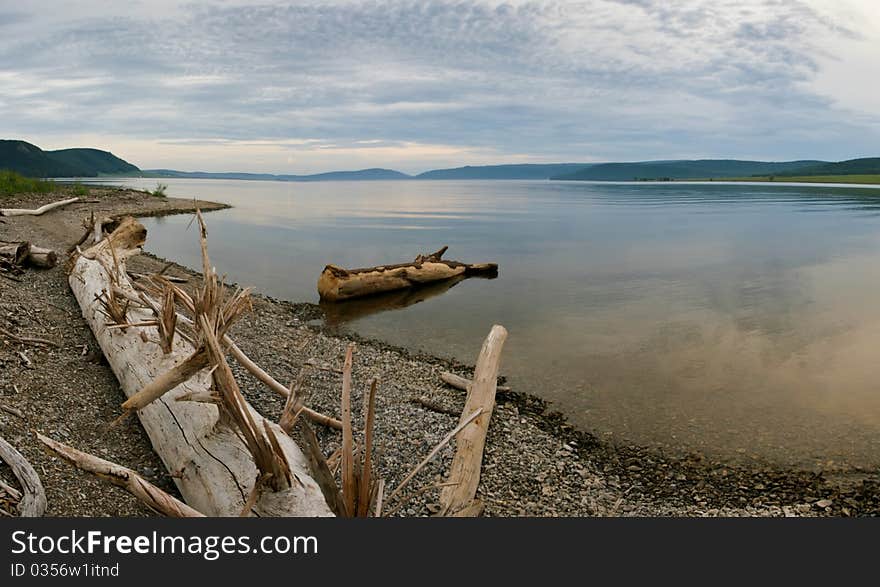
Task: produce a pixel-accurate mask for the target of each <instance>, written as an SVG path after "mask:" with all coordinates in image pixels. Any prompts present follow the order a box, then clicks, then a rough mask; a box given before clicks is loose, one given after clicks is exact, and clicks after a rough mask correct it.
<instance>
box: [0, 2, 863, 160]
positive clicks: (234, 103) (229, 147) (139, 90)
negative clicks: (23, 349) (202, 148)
mask: <svg viewBox="0 0 880 587" xmlns="http://www.w3.org/2000/svg"><path fill="white" fill-rule="evenodd" d="M870 4H871V2H870V0H869V1H866V2H857V1H856V0H848V1H847V2H844V3H834V4H831V3H826V2H824V1H822V0H815V1H813V2H809V3H808V2H797V1H786V2H765V1H757V0H752V1H737V2H734V1H732V0H714V1H712V0H682V1H680V2H675V3H669V2H661V1H659V0H656V1H655V0H585V1H583V2H576V3H575V2H511V3H501V2H493V1H488V0H484V1H472V2H463V1H455V0H426V1H405V0H404V1H400V0H374V1H366V2H361V1H341V2H321V3H318V2H314V3H294V4H280V3H275V4H272V3H267V4H261V5H253V4H249V3H236V2H222V3H210V4H205V3H201V4H200V3H195V4H191V3H186V4H179V3H175V2H170V1H169V2H163V3H160V4H155V3H139V4H134V5H132V6H126V7H121V6H119V3H107V2H84V3H83V2H80V3H76V4H67V3H60V4H56V5H55V10H53V11H46V10H45V9H43V8H42V7H39V6H31V5H29V6H28V8H22V9H21V10H22V11H27V10H31V11H32V12H31V13H26V12H22V13H20V14H18V15H17V16H16V17H15V18H11V19H5V20H4V19H2V18H0V22H3V23H4V24H3V25H0V26H3V31H4V34H3V35H0V81H2V83H0V108H2V112H3V117H4V127H5V129H4V131H5V132H6V133H8V134H9V135H10V136H20V137H23V138H30V139H32V140H34V141H35V142H40V140H43V141H49V142H51V143H53V146H54V145H61V146H69V145H70V141H71V140H73V138H74V137H78V136H85V135H87V136H90V137H94V138H98V139H100V138H101V137H103V140H104V141H105V143H106V144H102V145H99V146H105V147H107V148H111V149H113V150H114V151H117V152H119V154H120V155H121V156H124V157H128V158H131V159H132V160H134V161H135V162H136V163H138V164H140V165H141V166H144V167H151V166H154V163H153V162H154V161H155V162H158V161H159V160H162V161H164V160H165V159H166V158H165V157H160V156H157V155H156V154H155V153H154V152H153V151H155V150H156V149H159V148H160V147H159V146H158V143H159V142H160V141H165V142H167V141H177V148H176V150H175V153H176V154H177V156H178V157H180V159H179V163H180V164H179V165H173V166H176V167H185V166H186V165H187V164H188V163H191V164H205V163H206V162H205V161H204V158H203V157H201V156H199V154H198V153H196V152H195V149H196V148H198V147H196V146H191V147H190V149H193V150H191V151H188V152H187V151H186V150H185V148H184V147H183V145H184V144H185V142H186V141H200V140H210V141H217V140H226V141H230V142H228V143H226V144H225V145H224V147H223V150H222V156H221V158H219V159H215V160H213V161H211V162H210V163H211V168H212V169H232V168H235V169H241V170H251V171H277V172H305V171H317V170H324V169H329V168H341V167H347V166H350V165H353V164H355V163H357V164H362V163H363V164H370V165H382V166H392V167H393V166H396V167H400V168H404V169H406V170H410V171H415V170H417V168H418V167H419V166H421V165H433V164H438V165H443V164H453V165H454V164H466V163H475V162H478V161H476V160H470V159H466V158H460V159H458V157H467V156H474V157H475V158H476V159H477V160H479V162H483V161H487V160H488V161H491V160H497V161H503V160H506V159H508V158H510V157H518V158H522V157H523V154H528V155H527V157H530V158H531V159H534V160H538V161H541V160H544V161H546V160H566V161H587V160H603V159H606V160H607V159H645V158H649V159H658V158H672V157H687V156H730V157H734V156H745V155H749V156H760V157H768V158H795V157H823V158H829V159H839V158H846V157H850V156H858V155H862V154H871V149H876V146H877V144H878V138H880V121H878V117H877V115H876V114H875V112H877V110H876V109H873V110H872V109H871V108H870V106H872V105H873V104H875V102H874V101H873V100H874V98H873V97H872V96H873V93H870V92H866V91H864V90H858V91H855V90H853V89H852V88H853V87H861V88H865V87H867V86H868V84H866V83H865V81H864V78H863V77H861V76H860V75H859V72H858V71H857V70H855V69H854V68H847V67H843V66H841V65H840V64H841V63H846V62H847V58H848V57H849V56H861V57H860V61H859V62H860V63H865V64H868V63H871V60H870V59H869V58H868V57H867V56H868V55H871V54H872V52H871V51H870V50H869V49H870V47H871V46H872V45H871V41H872V40H874V39H876V36H875V35H876V34H877V31H878V29H880V24H878V23H877V22H876V21H872V20H871V19H870V18H861V17H862V15H863V14H864V13H866V12H870V9H871V6H870ZM841 6H844V7H845V9H842V8H841ZM123 9H124V10H123ZM47 13H49V14H48V15H47ZM0 16H2V15H0ZM873 46H874V47H876V44H874V45H873ZM866 47H867V48H866ZM829 80H833V82H832V81H829ZM255 141H263V142H268V143H267V144H271V145H273V147H272V148H273V149H276V155H277V157H269V158H266V157H265V156H260V157H250V156H249V155H248V153H249V151H248V149H249V148H253V145H252V143H253V142H255ZM285 141H287V143H285ZM290 141H293V142H295V143H296V146H295V147H291V146H290ZM372 141H376V142H377V143H376V144H384V145H386V146H388V145H394V146H395V147H394V148H393V149H391V150H389V149H377V148H373V144H371V143H370V142H372ZM115 144H119V145H122V144H128V145H130V146H131V145H141V147H138V150H136V151H135V152H134V153H126V152H124V151H122V149H119V148H116V147H114V145H115ZM146 145H153V148H152V149H149V148H146ZM248 145H251V146H250V147H249V146H248ZM280 145H286V146H283V147H282V146H280ZM327 145H337V146H339V145H341V146H342V147H341V148H327ZM406 145H409V147H406ZM401 146H403V147H401ZM215 147H216V145H215ZM407 149H410V150H409V151H408V150H407ZM253 153H255V152H253ZM263 155H265V153H263ZM266 165H269V166H272V168H266V167H265V166H266ZM260 166H262V167H260Z"/></svg>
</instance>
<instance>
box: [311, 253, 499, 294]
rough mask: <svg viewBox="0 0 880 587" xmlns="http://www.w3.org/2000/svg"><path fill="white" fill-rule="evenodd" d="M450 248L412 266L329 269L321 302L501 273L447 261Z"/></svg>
mask: <svg viewBox="0 0 880 587" xmlns="http://www.w3.org/2000/svg"><path fill="white" fill-rule="evenodd" d="M448 248H449V247H443V248H442V249H440V250H439V251H436V252H434V253H431V254H430V255H418V256H417V257H416V258H415V259H414V260H413V261H412V262H410V263H400V264H396V265H377V266H375V267H364V268H361V269H343V268H342V267H338V266H336V265H327V266H326V267H325V268H324V271H323V272H322V273H321V277H320V278H319V279H318V294H319V295H320V296H321V301H324V302H339V301H344V300H348V299H351V298H357V297H362V296H368V295H372V294H377V293H382V292H387V291H394V290H398V289H405V288H408V287H414V286H418V285H423V284H426V283H432V282H436V281H442V280H446V279H452V278H454V277H459V276H465V277H467V276H471V275H492V274H496V273H497V272H498V265H497V264H496V263H474V264H467V263H460V262H458V261H446V260H444V259H443V258H442V257H443V254H444V253H445V252H446V250H447V249H448Z"/></svg>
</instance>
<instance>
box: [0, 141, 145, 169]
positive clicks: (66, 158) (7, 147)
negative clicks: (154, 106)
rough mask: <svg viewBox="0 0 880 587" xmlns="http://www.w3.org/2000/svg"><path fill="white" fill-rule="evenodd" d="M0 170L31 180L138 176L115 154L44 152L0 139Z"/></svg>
mask: <svg viewBox="0 0 880 587" xmlns="http://www.w3.org/2000/svg"><path fill="white" fill-rule="evenodd" d="M0 169H8V170H11V171H15V172H16V173H20V174H21V175H25V176H28V177H96V176H98V175H109V174H123V173H139V172H140V170H139V169H138V168H137V167H135V166H134V165H132V164H131V163H129V162H127V161H123V160H122V159H120V158H119V157H117V156H115V155H114V154H113V153H110V152H108V151H100V150H98V149H61V150H59V151H44V150H42V149H40V148H39V147H37V146H36V145H32V144H30V143H28V142H25V141H18V140H3V139H0Z"/></svg>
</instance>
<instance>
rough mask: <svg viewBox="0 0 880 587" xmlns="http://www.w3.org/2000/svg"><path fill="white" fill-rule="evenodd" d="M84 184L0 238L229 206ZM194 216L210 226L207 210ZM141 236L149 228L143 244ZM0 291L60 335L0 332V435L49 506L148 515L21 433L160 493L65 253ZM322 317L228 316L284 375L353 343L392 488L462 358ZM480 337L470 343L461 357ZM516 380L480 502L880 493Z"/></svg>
mask: <svg viewBox="0 0 880 587" xmlns="http://www.w3.org/2000/svg"><path fill="white" fill-rule="evenodd" d="M71 189H74V188H72V187H61V188H60V189H59V190H58V191H57V192H55V193H40V194H16V195H12V196H9V197H6V198H4V199H3V200H2V201H3V205H4V206H7V205H8V206H10V207H11V206H16V207H23V208H33V207H37V206H40V205H43V204H45V203H47V202H51V201H53V200H57V199H59V197H60V196H61V195H62V194H66V193H69V190H71ZM65 190H68V191H65ZM88 190H89V193H88V195H87V196H85V197H83V198H82V201H81V202H80V203H77V204H75V205H71V206H69V207H67V208H62V209H58V210H56V211H52V212H50V213H48V214H46V215H44V216H39V217H12V218H6V219H4V221H5V223H3V224H0V240H9V241H15V240H29V241H31V242H33V243H35V244H39V245H41V246H49V247H52V248H54V249H56V250H58V251H59V253H63V251H65V250H66V249H67V248H68V247H69V246H70V245H71V244H73V243H75V242H76V241H77V239H78V238H79V237H80V235H81V234H82V232H83V227H82V221H83V220H85V219H87V218H88V217H89V216H90V215H91V214H95V216H111V217H113V216H119V215H133V216H139V217H141V216H156V215H166V214H180V213H192V212H193V211H194V210H195V208H200V209H202V210H217V209H222V208H226V207H228V206H227V205H225V204H217V203H213V202H204V201H196V200H192V199H189V200H187V199H183V198H161V197H157V196H154V195H152V194H150V193H148V192H143V191H137V190H131V189H121V188H108V187H92V186H89V188H88ZM206 221H207V223H208V229H209V235H210V225H211V218H210V215H208V216H206ZM209 238H210V237H209ZM194 246H195V244H194ZM209 246H210V242H209ZM149 248H150V240H149V235H148V237H147V244H146V249H147V251H149ZM59 261H60V258H59ZM131 268H132V270H135V271H138V272H142V273H149V272H155V271H160V270H162V271H165V272H166V273H167V274H168V275H173V276H177V277H181V278H184V279H188V280H189V285H188V287H196V286H198V284H199V280H200V277H201V276H200V274H199V273H198V272H196V271H193V270H191V269H189V268H186V267H183V266H180V265H177V264H174V263H168V262H167V261H165V260H164V259H159V258H157V257H154V256H153V255H150V254H144V255H141V256H139V257H137V258H135V259H133V260H132V264H131ZM218 269H221V270H222V269H223V268H218ZM226 269H227V270H231V269H232V268H226ZM243 285H246V284H243ZM34 292H40V295H39V296H35V295H34ZM0 299H2V303H0V308H3V309H4V312H7V311H8V312H12V311H14V313H15V319H14V320H12V319H7V318H6V317H4V315H2V314H0V326H2V327H3V328H5V329H7V330H10V331H15V332H18V333H20V334H22V335H27V336H39V337H45V338H49V339H52V340H53V341H56V342H57V343H58V344H59V345H60V346H59V347H58V348H57V349H56V348H51V347H49V348H33V347H27V348H25V349H24V350H25V351H26V352H27V354H28V355H29V360H30V362H32V364H31V365H24V364H22V361H21V360H20V359H19V356H18V354H17V352H18V351H21V350H22V348H21V347H18V346H16V343H14V342H11V341H4V340H3V339H2V338H0V368H2V370H0V400H2V403H3V404H4V405H6V406H9V407H11V408H13V409H14V410H15V411H17V412H19V413H21V414H22V416H21V417H17V416H9V415H8V414H4V413H0V435H2V436H4V437H5V438H6V439H7V440H8V441H9V442H11V443H13V444H14V445H16V446H17V447H18V448H19V449H20V450H21V451H22V452H23V453H25V455H26V456H27V457H28V458H29V459H31V462H33V463H34V464H35V465H37V468H38V469H39V470H40V471H41V472H42V474H43V476H44V479H43V482H44V484H45V485H46V490H47V493H48V494H49V508H50V509H49V512H48V514H49V515H53V516H81V515H120V516H138V515H150V512H149V511H147V510H146V509H145V508H144V507H143V506H141V505H140V504H139V503H138V502H137V501H136V500H134V499H133V498H131V497H130V496H128V494H126V493H124V492H122V491H121V490H115V489H112V488H108V487H107V486H105V485H102V484H100V483H99V482H97V481H95V480H94V479H93V478H90V477H88V476H86V475H84V474H81V473H78V472H77V471H75V470H73V469H71V468H70V467H69V466H67V465H66V464H64V463H61V462H60V461H58V460H56V459H52V458H50V457H48V456H47V455H46V453H44V452H43V451H42V450H41V449H40V448H38V447H37V446H36V443H35V442H34V441H33V436H32V431H34V430H36V431H39V432H41V433H44V434H47V435H49V436H52V437H57V438H59V439H60V440H63V441H65V442H67V443H69V444H71V445H73V446H75V447H77V448H80V449H84V450H87V451H92V452H95V453H96V454H99V455H101V456H103V457H105V458H108V459H110V460H113V461H115V462H118V463H120V464H123V465H126V466H129V467H131V468H133V469H136V470H138V471H139V472H141V473H142V474H143V475H144V476H146V477H147V478H148V479H149V480H151V481H152V482H154V483H156V484H157V485H159V486H160V487H162V488H163V489H166V490H167V491H170V492H172V493H174V492H175V491H176V490H175V487H174V484H173V480H172V478H171V477H170V476H169V474H168V473H167V472H166V471H165V470H164V467H163V465H162V463H161V462H160V461H159V460H158V458H157V456H156V455H155V453H154V452H153V451H152V448H151V446H150V443H149V439H148V438H147V437H146V435H145V433H144V431H143V429H142V428H141V426H140V424H139V423H138V421H137V420H136V419H131V420H129V421H127V422H126V423H124V424H122V425H119V426H117V427H115V428H111V427H109V426H108V424H109V423H110V422H112V421H114V420H115V419H116V418H117V417H118V416H119V404H120V402H121V401H122V400H123V395H122V392H121V390H120V388H119V386H118V383H117V382H116V379H115V377H114V376H113V374H112V372H111V370H110V368H109V367H108V366H107V364H106V363H105V362H102V360H101V353H100V350H99V349H98V348H97V345H96V344H95V341H94V339H93V337H92V335H91V332H90V330H89V328H88V326H87V325H86V323H85V321H84V320H82V319H81V318H80V308H79V306H78V305H77V303H76V301H75V299H74V298H73V296H72V295H71V293H70V291H69V288H68V286H67V278H66V274H65V272H64V263H63V262H59V264H58V266H57V267H55V268H53V269H49V270H42V271H40V270H27V271H26V272H25V273H24V274H23V275H21V276H20V281H8V280H3V279H0ZM10 316H12V314H11V313H10ZM322 317H323V314H322V313H321V310H320V308H319V307H318V306H316V305H314V304H307V303H294V302H288V301H281V300H275V299H272V298H270V297H267V296H262V295H259V294H256V295H255V296H254V308H253V311H252V312H250V313H248V314H246V315H245V316H244V317H243V319H242V321H241V322H240V323H239V324H237V325H236V327H235V331H234V336H235V338H236V341H237V342H238V343H239V344H240V346H241V347H242V348H243V349H244V350H245V351H246V352H247V353H248V354H249V355H250V356H251V357H252V358H253V359H254V360H255V361H257V362H258V363H259V364H260V365H261V366H264V367H265V368H266V369H267V370H270V371H271V372H272V374H273V375H274V376H276V377H277V378H279V379H281V380H285V381H286V380H293V378H295V377H296V375H297V373H298V372H299V369H300V367H301V365H302V364H303V363H304V362H306V361H309V360H317V361H319V362H322V363H323V362H326V363H328V364H331V365H333V364H339V363H341V359H342V356H343V355H344V352H345V348H346V346H347V345H348V344H349V342H352V341H353V342H356V343H357V351H356V355H355V372H354V377H355V382H356V386H357V387H358V389H360V388H362V387H363V385H364V383H365V382H366V381H368V380H369V379H370V378H371V377H373V376H378V377H379V379H380V381H381V386H380V395H379V401H378V407H377V427H378V433H377V442H378V443H379V444H380V445H381V446H382V455H381V465H380V466H381V469H382V474H383V476H385V478H386V479H387V481H388V483H389V484H390V485H391V486H394V485H395V484H396V483H398V482H399V481H400V479H401V477H402V475H403V474H405V473H406V472H407V471H409V470H411V469H412V468H413V467H414V466H415V465H416V464H417V463H418V462H419V460H421V458H422V457H424V455H425V454H426V452H427V451H428V450H430V448H431V447H432V446H434V445H435V444H436V443H437V442H438V441H439V440H440V438H442V436H443V435H444V434H445V433H446V432H448V431H449V430H451V429H452V428H453V427H454V426H455V423H456V422H457V421H458V416H457V415H456V414H457V413H458V412H460V410H461V406H462V405H463V403H464V392H461V391H458V390H455V389H451V388H448V387H446V386H445V385H444V384H443V383H442V382H441V380H440V378H439V374H440V372H441V371H451V372H454V373H456V374H459V375H461V376H464V377H472V367H471V366H469V365H465V364H461V363H457V362H453V361H449V360H445V359H442V358H438V357H433V356H427V355H422V354H418V353H413V352H410V351H408V350H407V349H401V348H397V347H393V346H390V345H387V344H385V343H383V342H382V341H377V340H369V339H364V338H361V337H358V336H356V335H352V334H339V333H337V332H333V331H332V330H330V329H327V328H324V327H322V326H319V325H315V324H316V323H318V322H319V321H320V319H321V318H322ZM480 343H481V341H480V340H475V341H474V357H476V354H477V351H478V350H479V346H480ZM236 371H237V370H236ZM236 375H240V376H241V380H242V384H243V388H244V391H245V393H246V395H247V397H248V399H249V400H250V401H251V402H252V403H253V405H254V406H255V407H256V408H258V409H259V410H260V411H261V412H263V413H264V414H265V415H266V416H267V417H270V418H275V417H277V416H278V414H279V413H280V410H281V408H282V405H283V402H282V401H281V400H280V399H279V398H278V397H277V396H275V395H274V394H272V393H271V392H269V391H267V390H266V389H265V388H264V387H262V386H261V385H260V384H259V382H257V381H256V380H252V379H249V378H248V375H246V374H243V373H239V372H238V371H237V372H236ZM13 384H14V385H13ZM309 386H310V392H311V396H310V402H311V403H312V406H313V407H314V408H315V409H318V410H319V411H321V412H323V413H327V414H335V413H337V412H338V410H339V407H338V404H339V381H338V378H336V377H335V375H334V374H332V373H329V372H328V373H324V372H321V373H320V374H319V375H317V376H315V377H314V378H312V379H311V380H310V381H309ZM528 391H529V390H518V389H517V390H513V391H512V392H508V393H505V394H500V395H499V396H498V399H497V405H496V408H495V411H494V414H493V416H492V425H491V427H490V431H489V438H488V450H487V453H486V455H485V458H484V471H483V476H482V478H481V485H480V492H479V495H480V496H481V497H482V499H483V501H484V502H485V504H486V515H490V516H618V515H634V516H719V515H720V516H815V515H835V516H839V515H870V514H877V513H878V512H880V494H877V493H876V491H874V490H872V488H873V487H875V486H876V484H878V483H880V476H878V474H877V473H876V472H866V471H840V472H839V473H838V472H835V473H834V474H833V475H832V474H823V473H817V472H814V471H807V470H796V469H791V468H785V467H779V466H775V465H772V464H769V463H764V462H755V463H753V464H736V463H730V462H724V461H721V460H717V459H713V458H709V457H706V456H704V455H701V454H696V453H692V454H683V455H671V454H665V453H663V452H661V451H659V450H657V449H654V448H647V447H641V446H633V445H623V444H611V443H609V442H607V441H604V440H602V439H600V438H597V437H596V436H594V435H592V434H590V433H589V432H587V431H584V430H577V429H576V428H575V427H574V426H572V425H571V424H570V423H569V422H567V421H566V419H565V418H564V416H563V415H561V414H559V413H558V412H554V411H553V410H552V406H550V405H548V404H547V402H545V401H544V400H542V399H539V398H537V397H536V396H533V395H531V394H529V393H528ZM355 403H358V402H355ZM429 406H440V408H436V407H434V408H432V407H429ZM357 418H360V414H357ZM357 418H356V419H357ZM358 421H360V420H358ZM319 434H320V437H321V438H320V439H321V444H322V448H323V449H324V450H325V452H327V453H329V452H332V451H333V450H334V449H335V448H336V446H338V444H339V438H338V434H336V433H335V432H331V431H327V430H320V431H319ZM450 461H451V448H450V449H447V450H444V451H443V452H442V453H441V454H440V455H439V458H438V459H437V461H436V462H434V463H432V464H431V465H429V466H428V467H427V468H426V469H425V470H424V472H423V473H422V475H423V479H422V480H423V483H422V484H421V485H424V486H425V487H429V486H430V485H431V483H437V482H439V481H442V474H443V472H444V471H446V470H447V469H448V464H449V462H450ZM0 473H3V471H2V466H0ZM4 478H5V477H4ZM438 480H439V481H438ZM414 487H415V486H414ZM411 493H412V494H411V495H408V496H407V499H408V501H407V505H406V507H405V508H403V509H402V510H401V512H400V515H405V516H427V515H431V513H432V512H433V511H435V509H434V508H435V506H436V489H430V488H429V489H426V490H425V491H421V490H417V489H413V490H412V492H411Z"/></svg>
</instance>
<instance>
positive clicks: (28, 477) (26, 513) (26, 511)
mask: <svg viewBox="0 0 880 587" xmlns="http://www.w3.org/2000/svg"><path fill="white" fill-rule="evenodd" d="M0 460H2V461H5V462H6V464H7V465H9V468H10V469H12V474H13V475H15V478H16V479H18V483H19V485H21V488H22V490H23V492H22V494H21V501H19V502H18V513H19V515H20V516H21V517H23V518H39V517H40V516H42V515H43V514H44V513H45V512H46V492H45V490H44V489H43V484H42V483H41V482H40V476H39V475H37V472H36V471H35V470H34V468H33V467H32V466H31V464H30V463H29V462H27V460H26V459H25V458H24V457H23V456H22V455H21V453H20V452H18V451H17V450H15V447H13V446H12V445H11V444H9V443H8V442H6V440H4V439H3V438H0Z"/></svg>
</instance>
